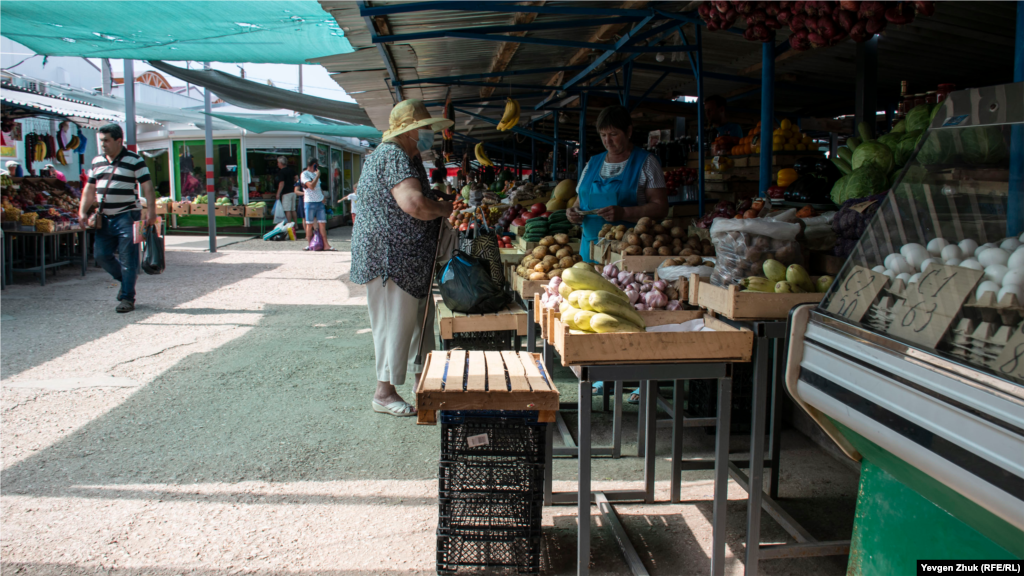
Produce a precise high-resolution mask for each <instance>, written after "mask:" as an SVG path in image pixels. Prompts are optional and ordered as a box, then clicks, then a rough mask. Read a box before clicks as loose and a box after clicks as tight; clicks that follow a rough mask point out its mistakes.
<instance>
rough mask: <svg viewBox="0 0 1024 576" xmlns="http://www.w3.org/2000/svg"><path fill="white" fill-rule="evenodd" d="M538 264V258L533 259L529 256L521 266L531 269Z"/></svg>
mask: <svg viewBox="0 0 1024 576" xmlns="http://www.w3.org/2000/svg"><path fill="white" fill-rule="evenodd" d="M538 262H540V258H534V257H533V256H530V257H528V258H527V259H526V260H523V266H525V267H526V268H533V267H534V266H536V265H537V263H538Z"/></svg>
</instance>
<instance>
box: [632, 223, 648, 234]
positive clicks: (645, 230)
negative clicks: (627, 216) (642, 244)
mask: <svg viewBox="0 0 1024 576" xmlns="http://www.w3.org/2000/svg"><path fill="white" fill-rule="evenodd" d="M634 230H635V231H636V233H637V234H647V233H648V232H650V231H651V229H650V228H648V227H647V226H646V225H644V224H640V223H639V222H637V224H636V227H635V228H634Z"/></svg>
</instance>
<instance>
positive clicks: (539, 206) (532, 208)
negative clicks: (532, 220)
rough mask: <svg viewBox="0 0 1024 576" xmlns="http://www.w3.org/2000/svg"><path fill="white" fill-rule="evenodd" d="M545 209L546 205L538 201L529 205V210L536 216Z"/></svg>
mask: <svg viewBox="0 0 1024 576" xmlns="http://www.w3.org/2000/svg"><path fill="white" fill-rule="evenodd" d="M547 209H548V208H547V206H545V205H543V204H541V203H540V202H538V203H536V204H534V205H533V206H530V212H531V213H533V215H534V216H536V215H537V214H543V213H544V211H545V210H547Z"/></svg>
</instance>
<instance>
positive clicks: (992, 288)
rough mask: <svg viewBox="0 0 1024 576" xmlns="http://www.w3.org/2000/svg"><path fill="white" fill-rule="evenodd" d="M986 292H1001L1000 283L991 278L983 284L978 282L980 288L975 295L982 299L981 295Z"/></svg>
mask: <svg viewBox="0 0 1024 576" xmlns="http://www.w3.org/2000/svg"><path fill="white" fill-rule="evenodd" d="M986 292H992V293H993V294H999V285H998V284H996V283H995V282H992V281H991V280H985V281H984V282H982V283H981V284H978V289H977V290H976V291H975V292H974V297H975V298H977V299H978V300H981V297H982V296H983V295H984V294H985V293H986Z"/></svg>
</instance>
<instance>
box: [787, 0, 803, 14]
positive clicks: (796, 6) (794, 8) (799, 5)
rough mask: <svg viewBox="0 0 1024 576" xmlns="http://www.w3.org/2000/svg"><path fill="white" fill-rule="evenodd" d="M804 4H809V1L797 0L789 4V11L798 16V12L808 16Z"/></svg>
mask: <svg viewBox="0 0 1024 576" xmlns="http://www.w3.org/2000/svg"><path fill="white" fill-rule="evenodd" d="M804 4H807V2H803V1H801V0H797V1H796V2H793V3H792V4H791V5H790V6H789V11H790V12H792V13H793V15H794V16H796V15H797V14H800V15H803V16H806V15H807V13H806V12H804Z"/></svg>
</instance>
